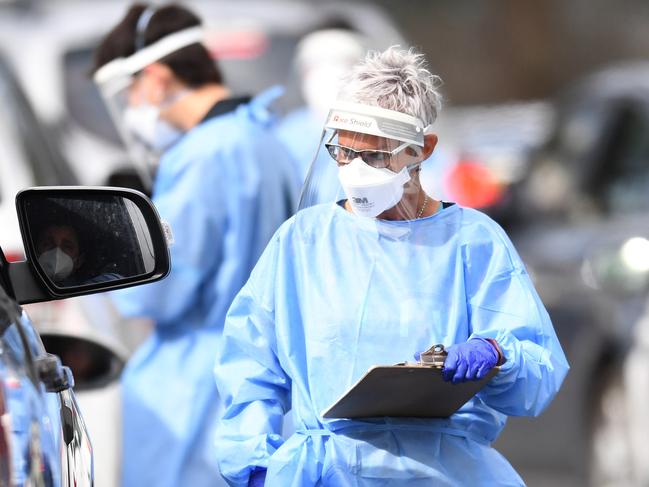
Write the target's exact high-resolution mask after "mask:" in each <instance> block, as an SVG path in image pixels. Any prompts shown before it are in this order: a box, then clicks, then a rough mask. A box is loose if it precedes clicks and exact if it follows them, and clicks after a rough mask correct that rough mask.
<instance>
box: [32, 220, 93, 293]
mask: <svg viewBox="0 0 649 487" xmlns="http://www.w3.org/2000/svg"><path fill="white" fill-rule="evenodd" d="M77 235H78V234H77V231H76V230H75V229H74V228H72V227H71V226H70V225H50V226H48V227H47V228H46V229H45V230H44V231H43V232H42V234H41V235H39V237H38V239H37V243H36V252H37V254H38V263H39V264H40V265H41V267H42V268H43V271H44V272H45V273H46V274H47V275H48V276H49V277H50V279H52V280H53V281H54V282H55V283H56V284H59V285H65V282H66V280H67V279H68V278H69V277H70V275H71V274H73V273H74V272H75V271H76V270H77V269H78V268H79V267H80V266H81V264H82V263H83V256H82V255H81V252H80V250H79V238H78V236H77Z"/></svg>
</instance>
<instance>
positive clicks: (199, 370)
mask: <svg viewBox="0 0 649 487" xmlns="http://www.w3.org/2000/svg"><path fill="white" fill-rule="evenodd" d="M203 35H204V34H203V31H202V28H201V21H200V19H199V18H198V17H197V16H196V15H195V14H194V13H192V12H191V11H190V10H188V9H187V8H185V7H182V6H178V5H166V6H159V7H154V6H148V5H145V4H135V5H133V6H131V7H130V8H129V10H128V12H127V13H126V15H125V17H124V18H123V19H122V20H121V21H120V22H119V23H118V24H117V25H116V26H115V27H114V28H113V30H112V31H111V32H110V33H108V35H107V36H106V37H105V38H104V39H103V41H102V42H101V44H100V45H99V47H98V48H97V50H96V52H95V65H94V80H95V82H96V83H97V85H98V87H99V89H100V91H101V93H102V95H103V97H104V100H105V102H106V104H107V106H108V108H109V111H110V113H111V114H112V116H113V119H114V121H115V123H116V125H117V127H118V129H119V131H120V133H121V135H122V137H123V138H124V141H125V143H126V144H127V147H129V151H130V153H131V154H139V155H142V157H144V156H147V157H150V158H159V163H158V167H157V173H156V175H155V180H154V185H153V201H154V203H155V205H156V207H157V209H158V211H159V213H160V216H161V217H162V218H163V219H164V220H166V221H167V222H168V223H170V225H171V227H172V230H173V237H174V240H175V243H174V244H173V245H172V246H171V248H170V252H171V260H172V270H171V273H170V274H169V276H168V277H167V278H166V279H165V280H163V281H160V282H158V283H155V284H151V285H148V286H142V287H139V288H131V289H127V290H123V291H118V292H115V294H114V300H115V302H116V305H117V307H118V308H119V310H120V311H121V313H122V314H123V315H124V316H125V317H129V318H131V317H147V318H150V319H152V320H153V321H154V323H155V329H154V332H153V334H152V336H150V338H149V339H148V340H147V341H146V342H145V343H144V344H143V345H142V346H141V348H140V349H139V350H138V351H137V352H136V353H135V355H134V356H133V357H132V358H131V360H130V361H129V363H128V364H127V366H126V369H125V371H124V374H123V438H124V440H123V451H122V454H123V473H122V480H123V485H124V486H126V487H131V486H137V487H140V486H145V485H151V486H153V485H155V486H157V487H161V486H179V485H187V486H202V485H209V486H214V485H218V484H219V482H222V479H221V478H220V476H219V473H218V468H217V464H216V459H215V449H218V448H219V445H215V443H214V441H213V440H214V438H213V437H214V434H213V433H214V425H215V423H216V418H217V416H218V411H219V403H220V401H219V397H218V393H217V390H216V387H215V384H214V378H213V366H214V353H215V350H216V349H217V345H218V342H219V340H220V336H221V332H222V327H223V322H224V318H225V314H226V310H227V309H228V307H229V305H230V303H231V301H232V299H233V297H234V296H235V295H236V293H237V292H238V290H239V289H240V287H241V286H242V285H243V284H244V283H245V281H246V279H247V278H248V276H249V273H250V271H251V269H252V268H253V266H254V264H255V262H256V261H257V258H258V257H259V255H260V254H261V252H262V250H263V248H264V247H265V245H266V243H267V242H268V240H269V239H270V237H271V236H272V235H273V232H274V231H275V230H276V229H277V227H278V226H279V225H280V224H281V223H282V222H283V221H284V220H285V219H286V218H287V217H288V216H290V214H291V213H292V212H293V211H294V204H295V199H296V193H297V187H296V185H295V183H294V175H293V174H292V171H293V168H292V163H291V161H290V157H289V155H288V154H287V152H286V150H285V148H284V147H283V146H282V144H281V143H280V142H279V141H278V140H277V138H276V136H275V135H274V134H273V131H272V124H273V117H272V115H271V112H270V111H269V107H268V105H269V103H270V102H271V101H272V99H273V97H274V96H275V95H274V94H272V93H263V94H260V95H258V96H257V97H255V98H250V97H233V96H232V94H231V92H230V90H229V88H228V87H227V85H226V84H225V81H224V79H223V76H222V74H221V71H220V70H219V67H218V65H217V64H216V63H215V62H214V60H213V59H212V58H211V57H210V53H209V52H208V50H207V48H206V47H205V45H203V43H202V39H203Z"/></svg>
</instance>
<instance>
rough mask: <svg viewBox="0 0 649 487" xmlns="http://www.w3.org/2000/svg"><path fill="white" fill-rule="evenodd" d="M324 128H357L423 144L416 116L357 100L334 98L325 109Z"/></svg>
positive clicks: (424, 128) (427, 129)
mask: <svg viewBox="0 0 649 487" xmlns="http://www.w3.org/2000/svg"><path fill="white" fill-rule="evenodd" d="M325 129H332V130H345V131H349V132H360V133H363V134H368V135H375V136H377V137H384V138H387V139H396V140H400V141H401V142H404V143H408V144H414V145H417V146H419V147H424V135H426V134H428V133H430V130H431V125H427V126H424V124H423V122H422V121H421V120H419V119H418V118H417V117H413V116H411V115H406V114H405V113H401V112H397V111H395V110H388V109H386V108H381V107H375V106H370V105H363V104H361V103H345V102H337V103H335V104H334V105H333V106H332V107H331V110H329V116H328V117H327V122H326V124H325Z"/></svg>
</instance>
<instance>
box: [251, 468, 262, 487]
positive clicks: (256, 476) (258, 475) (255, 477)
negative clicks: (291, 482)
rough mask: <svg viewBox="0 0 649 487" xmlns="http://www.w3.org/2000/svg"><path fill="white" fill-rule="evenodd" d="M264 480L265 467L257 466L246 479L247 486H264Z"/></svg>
mask: <svg viewBox="0 0 649 487" xmlns="http://www.w3.org/2000/svg"><path fill="white" fill-rule="evenodd" d="M265 482H266V469H265V468H259V469H255V470H253V472H252V474H251V475H250V478H249V479H248V487H264V483H265Z"/></svg>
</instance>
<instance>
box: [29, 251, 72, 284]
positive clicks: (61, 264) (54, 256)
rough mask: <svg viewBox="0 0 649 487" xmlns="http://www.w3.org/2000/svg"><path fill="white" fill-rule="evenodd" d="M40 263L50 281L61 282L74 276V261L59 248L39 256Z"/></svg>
mask: <svg viewBox="0 0 649 487" xmlns="http://www.w3.org/2000/svg"><path fill="white" fill-rule="evenodd" d="M38 263H39V264H40V265H41V267H42V268H43V270H44V271H45V274H47V275H48V276H49V277H50V279H54V280H55V281H61V280H63V279H65V278H66V277H68V276H69V275H70V274H72V271H73V270H74V261H73V260H72V257H70V256H69V255H68V254H66V253H65V252H63V251H62V250H61V249H60V248H59V247H54V248H53V249H50V250H47V251H46V252H43V253H42V254H41V255H39V256H38Z"/></svg>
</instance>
